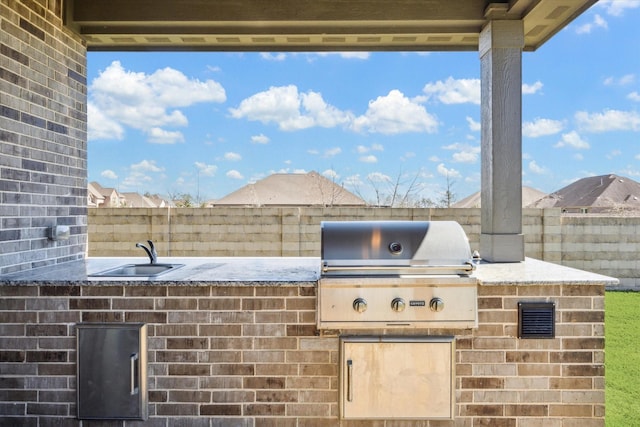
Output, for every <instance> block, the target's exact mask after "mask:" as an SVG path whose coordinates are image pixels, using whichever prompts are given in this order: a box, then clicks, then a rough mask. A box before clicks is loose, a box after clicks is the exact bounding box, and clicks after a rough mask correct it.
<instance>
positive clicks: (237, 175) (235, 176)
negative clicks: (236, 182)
mask: <svg viewBox="0 0 640 427" xmlns="http://www.w3.org/2000/svg"><path fill="white" fill-rule="evenodd" d="M226 176H227V178H231V179H244V176H242V174H241V173H240V172H238V171H237V170H235V169H232V170H230V171H229V172H227V173H226Z"/></svg>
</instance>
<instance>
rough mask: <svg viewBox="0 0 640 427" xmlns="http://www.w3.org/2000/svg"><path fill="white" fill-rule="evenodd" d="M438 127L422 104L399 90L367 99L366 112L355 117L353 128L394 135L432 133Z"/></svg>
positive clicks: (359, 130) (434, 119) (433, 117)
mask: <svg viewBox="0 0 640 427" xmlns="http://www.w3.org/2000/svg"><path fill="white" fill-rule="evenodd" d="M437 128H438V121H437V120H436V118H435V116H433V115H431V114H429V113H428V112H427V110H426V109H425V108H424V106H422V105H420V104H418V103H416V102H414V101H412V100H410V99H409V98H407V97H406V96H405V95H404V94H403V93H402V92H400V91H399V90H395V89H394V90H392V91H390V92H389V93H388V94H387V95H386V96H379V97H378V98H376V99H375V100H373V101H369V108H368V109H367V112H366V113H365V114H364V115H362V116H359V117H357V118H356V119H355V120H354V122H353V129H354V130H355V131H358V132H370V133H382V134H385V135H394V134H399V133H405V132H427V133H433V132H435V131H436V130H437Z"/></svg>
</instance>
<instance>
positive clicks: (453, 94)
mask: <svg viewBox="0 0 640 427" xmlns="http://www.w3.org/2000/svg"><path fill="white" fill-rule="evenodd" d="M422 91H423V92H424V93H425V94H426V95H427V96H428V97H431V96H435V97H436V98H437V99H438V100H439V101H440V102H442V103H443V104H467V103H470V104H476V105H480V79H454V78H453V77H449V78H447V80H446V81H444V82H443V81H441V80H439V81H437V82H435V83H427V84H426V85H425V87H424V88H423V89H422Z"/></svg>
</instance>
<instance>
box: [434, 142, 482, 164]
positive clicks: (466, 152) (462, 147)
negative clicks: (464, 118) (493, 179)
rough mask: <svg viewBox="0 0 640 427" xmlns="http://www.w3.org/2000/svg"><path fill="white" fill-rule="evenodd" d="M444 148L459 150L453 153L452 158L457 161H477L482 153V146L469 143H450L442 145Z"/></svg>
mask: <svg viewBox="0 0 640 427" xmlns="http://www.w3.org/2000/svg"><path fill="white" fill-rule="evenodd" d="M442 148H443V149H444V150H452V151H457V152H456V153H453V156H452V159H453V161H454V162H455V163H476V162H477V161H478V156H479V155H480V146H479V145H476V146H472V145H468V144H460V143H455V144H450V145H446V146H444V147H442Z"/></svg>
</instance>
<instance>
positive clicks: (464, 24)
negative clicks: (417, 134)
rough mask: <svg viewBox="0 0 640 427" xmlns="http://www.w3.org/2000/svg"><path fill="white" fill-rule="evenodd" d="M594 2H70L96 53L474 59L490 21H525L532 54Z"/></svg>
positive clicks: (69, 15) (68, 14)
mask: <svg viewBox="0 0 640 427" xmlns="http://www.w3.org/2000/svg"><path fill="white" fill-rule="evenodd" d="M596 1H597V0H510V1H506V0H503V1H501V0H497V1H487V0H180V1H176V0H108V1H95V0H66V2H65V23H66V25H68V26H69V27H71V28H73V29H74V30H75V31H76V32H78V33H79V34H81V35H82V36H83V37H84V38H85V40H86V42H87V48H88V49H89V50H92V51H99V50H118V51H125V50H138V51H144V50H167V51H177V50H192V51H193V50H202V51H279V50H284V51H376V50H385V51H401V50H405V51H431V50H434V51H435V50H448V51H473V50H478V40H479V34H480V31H481V30H482V28H483V27H484V26H485V24H486V23H487V22H488V21H489V20H491V19H521V20H522V21H523V23H524V33H525V47H524V50H527V51H533V50H536V49H537V48H538V47H540V46H541V45H542V44H543V43H544V42H545V41H547V40H548V39H549V38H550V37H552V36H553V35H554V34H555V33H557V32H558V31H560V30H561V29H562V28H564V27H565V26H566V25H567V24H568V23H569V22H571V21H572V20H573V19H574V18H575V17H577V16H578V15H580V14H581V13H582V12H584V11H585V10H586V9H588V8H589V7H590V6H591V5H593V4H594V3H595V2H596Z"/></svg>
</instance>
